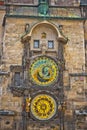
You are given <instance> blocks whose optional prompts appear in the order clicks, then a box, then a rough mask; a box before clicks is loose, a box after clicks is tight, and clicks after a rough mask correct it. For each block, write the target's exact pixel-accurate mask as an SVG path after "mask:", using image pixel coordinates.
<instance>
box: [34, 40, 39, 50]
mask: <svg viewBox="0 0 87 130" xmlns="http://www.w3.org/2000/svg"><path fill="white" fill-rule="evenodd" d="M35 42H37V44H38V45H35ZM33 48H34V49H39V48H40V40H34V41H33Z"/></svg>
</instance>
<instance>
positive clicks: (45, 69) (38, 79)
mask: <svg viewBox="0 0 87 130" xmlns="http://www.w3.org/2000/svg"><path fill="white" fill-rule="evenodd" d="M29 74H30V79H31V80H32V81H33V83H35V84H36V85H39V86H50V85H53V84H54V83H55V81H57V79H58V65H57V64H56V62H55V61H54V60H53V59H51V58H48V57H45V56H42V57H38V58H36V59H35V60H34V61H33V62H32V64H31V66H30V69H29Z"/></svg>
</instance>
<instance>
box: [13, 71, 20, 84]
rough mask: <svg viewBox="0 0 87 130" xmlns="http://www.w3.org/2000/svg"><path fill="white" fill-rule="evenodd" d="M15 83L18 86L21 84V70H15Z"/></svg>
mask: <svg viewBox="0 0 87 130" xmlns="http://www.w3.org/2000/svg"><path fill="white" fill-rule="evenodd" d="M14 84H15V85H16V86H20V72H15V76H14Z"/></svg>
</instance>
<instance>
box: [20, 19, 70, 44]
mask: <svg viewBox="0 0 87 130" xmlns="http://www.w3.org/2000/svg"><path fill="white" fill-rule="evenodd" d="M41 25H48V26H49V27H51V28H53V30H55V32H56V33H57V39H58V40H59V41H62V42H64V43H66V42H67V38H66V37H65V36H64V35H62V33H61V32H60V31H59V29H58V27H57V26H56V25H55V24H53V23H51V22H48V21H46V20H44V21H42V22H39V23H36V24H34V25H33V26H32V27H31V29H30V31H29V32H28V33H27V34H26V35H25V36H23V37H22V41H26V40H29V39H30V38H31V36H32V32H33V30H34V29H35V28H36V27H39V26H41Z"/></svg>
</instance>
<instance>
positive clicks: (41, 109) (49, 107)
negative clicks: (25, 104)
mask: <svg viewBox="0 0 87 130" xmlns="http://www.w3.org/2000/svg"><path fill="white" fill-rule="evenodd" d="M30 109H31V114H32V115H33V117H34V118H35V119H37V120H39V121H47V120H50V119H52V118H53V117H54V116H55V115H56V112H57V103H56V100H55V99H54V98H53V97H52V96H51V95H49V94H38V95H37V96H35V97H34V98H33V100H32V101H31V108H30Z"/></svg>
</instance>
